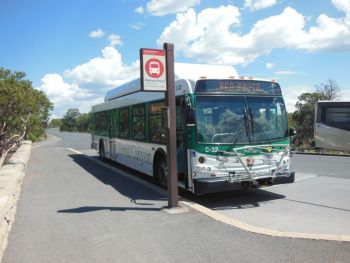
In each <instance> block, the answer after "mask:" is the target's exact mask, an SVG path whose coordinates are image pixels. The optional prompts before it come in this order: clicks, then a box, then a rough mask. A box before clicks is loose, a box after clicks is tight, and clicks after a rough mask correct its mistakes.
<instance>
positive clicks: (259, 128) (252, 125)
mask: <svg viewBox="0 0 350 263" xmlns="http://www.w3.org/2000/svg"><path fill="white" fill-rule="evenodd" d="M248 109H249V118H250V125H251V129H252V135H253V136H254V126H256V129H257V131H258V132H259V133H260V134H262V135H263V136H265V138H266V139H267V141H268V143H269V144H271V140H270V138H269V137H268V136H267V135H266V133H265V132H264V130H263V129H262V128H261V126H260V124H259V123H258V122H256V121H255V120H254V117H253V114H252V109H251V108H250V107H249V108H248ZM249 141H250V140H249Z"/></svg>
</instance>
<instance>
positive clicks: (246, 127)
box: [231, 108, 250, 144]
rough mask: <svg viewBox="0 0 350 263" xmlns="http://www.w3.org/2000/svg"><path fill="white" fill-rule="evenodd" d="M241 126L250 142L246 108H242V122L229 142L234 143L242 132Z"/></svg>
mask: <svg viewBox="0 0 350 263" xmlns="http://www.w3.org/2000/svg"><path fill="white" fill-rule="evenodd" d="M243 128H245V133H246V136H247V137H248V139H249V142H250V133H249V122H248V117H247V110H246V108H243V122H242V123H241V126H239V128H238V131H237V132H236V134H235V135H234V136H233V138H232V141H231V144H234V143H235V142H236V140H237V138H238V137H239V135H240V134H241V133H242V130H243Z"/></svg>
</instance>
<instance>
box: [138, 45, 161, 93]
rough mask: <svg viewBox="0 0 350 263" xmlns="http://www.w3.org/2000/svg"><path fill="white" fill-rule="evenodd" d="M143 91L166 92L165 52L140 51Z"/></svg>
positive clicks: (144, 49)
mask: <svg viewBox="0 0 350 263" xmlns="http://www.w3.org/2000/svg"><path fill="white" fill-rule="evenodd" d="M140 61H141V63H140V66H141V70H140V72H141V90H142V91H166V67H165V50H163V49H146V48H141V49H140Z"/></svg>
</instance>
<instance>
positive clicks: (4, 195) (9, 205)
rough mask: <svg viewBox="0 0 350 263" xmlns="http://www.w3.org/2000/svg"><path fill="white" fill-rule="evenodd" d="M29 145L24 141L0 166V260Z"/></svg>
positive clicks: (12, 218) (18, 192)
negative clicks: (6, 161)
mask: <svg viewBox="0 0 350 263" xmlns="http://www.w3.org/2000/svg"><path fill="white" fill-rule="evenodd" d="M31 147H32V142H31V141H24V142H23V143H22V145H21V146H20V147H19V148H18V149H17V151H16V152H15V153H14V154H13V155H12V157H11V158H10V159H9V161H8V163H7V164H6V165H4V166H2V167H1V168H0V262H1V260H2V257H3V255H4V251H5V249H6V247H7V239H8V235H9V233H10V231H11V228H12V225H13V222H14V220H15V215H16V208H17V201H18V199H19V196H20V191H21V184H22V181H23V178H24V176H25V168H26V167H27V163H28V160H29V155H30V151H31Z"/></svg>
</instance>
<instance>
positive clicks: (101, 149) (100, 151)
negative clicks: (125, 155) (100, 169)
mask: <svg viewBox="0 0 350 263" xmlns="http://www.w3.org/2000/svg"><path fill="white" fill-rule="evenodd" d="M98 154H99V156H100V159H101V160H102V161H105V160H106V152H105V146H104V143H103V140H102V139H100V142H99V146H98Z"/></svg>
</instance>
